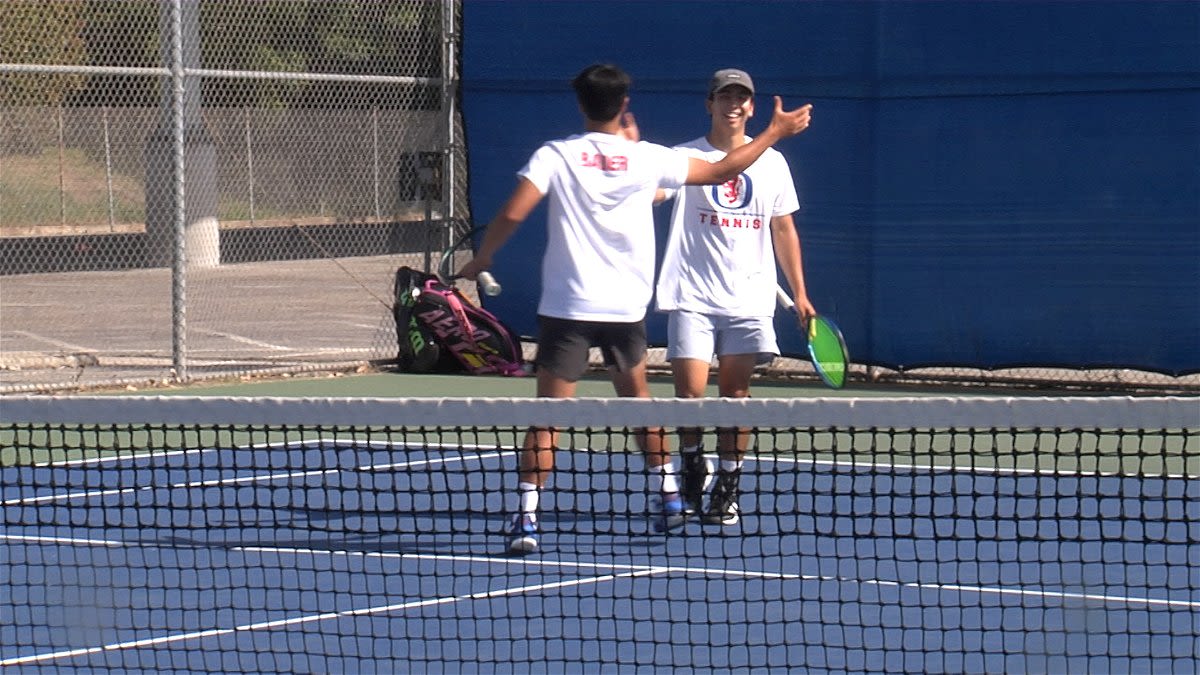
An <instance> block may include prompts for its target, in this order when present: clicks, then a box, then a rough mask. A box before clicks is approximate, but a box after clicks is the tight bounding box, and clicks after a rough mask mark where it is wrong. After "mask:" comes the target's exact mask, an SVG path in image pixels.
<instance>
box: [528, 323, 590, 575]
mask: <svg viewBox="0 0 1200 675" xmlns="http://www.w3.org/2000/svg"><path fill="white" fill-rule="evenodd" d="M538 326H539V331H538V335H539V338H538V351H537V357H536V358H535V359H534V367H535V368H536V370H537V395H538V397H540V398H570V397H572V396H574V395H575V390H576V385H577V383H578V381H579V378H580V377H581V376H582V375H583V373H584V371H585V370H586V369H587V351H588V341H587V336H586V335H585V334H584V333H583V332H581V331H580V330H579V327H578V326H577V325H576V322H571V321H567V320H565V319H554V318H550V317H542V316H539V317H538ZM557 446H558V432H557V430H555V429H553V428H550V427H534V428H531V429H529V431H528V432H526V434H525V441H524V443H523V444H522V449H521V453H520V457H519V460H518V463H519V475H520V477H519V479H518V483H517V494H518V508H517V514H516V515H515V516H514V518H513V523H512V532H511V534H512V539H511V540H510V541H509V544H508V550H509V551H510V552H512V553H532V552H534V551H536V550H537V549H538V539H537V533H538V530H539V528H538V505H539V502H540V501H541V491H542V488H543V487H544V486H545V484H546V480H547V479H548V478H549V476H550V474H551V473H552V472H553V471H554V450H555V448H556V447H557Z"/></svg>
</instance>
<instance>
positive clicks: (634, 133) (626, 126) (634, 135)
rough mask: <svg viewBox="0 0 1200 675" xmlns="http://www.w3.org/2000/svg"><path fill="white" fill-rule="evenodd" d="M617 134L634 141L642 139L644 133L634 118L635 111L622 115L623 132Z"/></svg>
mask: <svg viewBox="0 0 1200 675" xmlns="http://www.w3.org/2000/svg"><path fill="white" fill-rule="evenodd" d="M617 135H618V136H621V137H622V138H625V139H628V140H630V141H633V142H634V143H637V142H638V141H640V140H642V134H641V132H640V131H638V125H637V120H636V119H634V118H633V113H631V112H627V113H625V114H624V115H622V116H621V132H620V133H619V134H617Z"/></svg>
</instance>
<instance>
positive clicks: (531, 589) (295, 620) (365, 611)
mask: <svg viewBox="0 0 1200 675" xmlns="http://www.w3.org/2000/svg"><path fill="white" fill-rule="evenodd" d="M657 573H658V569H657V568H648V569H645V570H637V571H632V572H623V573H620V574H606V575H604V576H599V577H591V578H587V579H571V580H569V581H559V582H555V583H551V584H534V585H530V586H520V587H517V588H502V589H499V590H494V591H480V592H478V593H467V594H464V595H455V596H449V597H441V598H432V599H428V600H415V601H413V602H404V603H399V604H395V605H383V606H380V607H364V608H360V609H350V610H345V611H342V612H326V613H323V614H309V615H306V616H296V617H289V618H285V619H276V620H274V621H262V622H259V623H250V624H244V625H241V626H235V627H233V628H213V629H209V630H203V631H194V632H191V633H180V634H178V635H163V636H158V637H152V638H145V639H142V640H133V641H130V642H119V643H114V644H107V645H102V646H100V647H85V648H81V649H71V650H66V651H61V652H52V653H48V654H34V655H32V656H21V657H17V658H11V659H5V660H3V661H0V666H19V665H24V664H28V663H40V662H43V661H55V660H58V659H69V658H74V657H76V656H87V655H89V654H100V653H103V652H113V651H118V650H121V649H140V648H142V647H152V646H156V645H163V644H169V643H172V642H182V641H185V640H198V639H200V638H206V637H215V636H218V635H228V634H230V633H242V632H247V631H256V630H274V629H276V628H287V627H291V626H299V625H302V624H307V623H315V622H318V621H328V620H330V619H343V618H346V617H352V616H370V615H372V614H386V613H390V612H402V611H406V610H409V609H417V608H422V607H433V606H437V605H447V604H451V603H455V602H460V601H463V600H489V599H492V598H500V597H504V596H507V595H520V594H522V593H536V592H541V591H549V590H554V589H559V588H568V587H571V586H584V585H588V584H598V583H602V582H606V581H615V580H617V579H620V578H622V577H639V576H648V575H652V574H657Z"/></svg>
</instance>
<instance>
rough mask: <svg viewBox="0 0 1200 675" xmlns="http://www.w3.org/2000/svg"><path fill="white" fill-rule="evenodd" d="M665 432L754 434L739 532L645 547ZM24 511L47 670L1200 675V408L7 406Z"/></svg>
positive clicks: (1018, 403) (33, 644)
mask: <svg viewBox="0 0 1200 675" xmlns="http://www.w3.org/2000/svg"><path fill="white" fill-rule="evenodd" d="M530 425H554V426H555V427H557V428H560V429H561V430H563V433H562V436H561V437H560V442H559V448H560V449H559V451H558V452H557V458H556V463H557V467H556V473H555V474H554V476H553V477H552V478H551V479H550V481H549V484H548V487H547V488H546V490H545V491H544V493H543V495H542V498H541V509H540V511H541V526H542V532H541V541H540V543H541V550H540V552H539V553H538V554H536V555H532V556H525V557H513V556H509V555H506V554H505V553H504V549H505V544H506V543H507V536H506V534H507V532H508V527H509V517H510V515H511V513H512V510H513V509H514V508H515V507H516V491H515V490H516V482H517V478H516V466H517V453H516V452H515V448H517V447H519V446H520V444H521V442H522V438H523V435H524V432H525V430H526V429H527V428H528V427H529V426H530ZM644 426H661V427H663V428H664V429H665V433H668V434H671V435H673V433H674V430H675V429H677V428H680V427H700V428H701V429H702V430H703V432H704V434H705V438H706V452H707V453H708V454H709V455H710V456H711V458H712V459H714V460H715V459H716V456H715V454H716V442H717V432H718V430H720V429H728V428H731V427H741V428H747V429H750V430H751V436H752V443H751V448H750V450H749V453H748V454H747V457H746V460H745V463H744V465H743V467H742V470H741V481H740V497H739V499H738V501H739V504H740V507H741V517H740V520H739V521H738V522H737V524H736V525H732V526H722V525H710V524H706V523H704V522H702V521H701V519H699V518H695V519H692V520H690V521H689V522H687V523H685V524H684V525H683V527H681V528H679V529H677V530H673V531H670V532H668V533H661V532H657V531H656V530H655V528H654V527H652V525H651V521H652V519H651V518H650V516H651V515H653V512H654V500H655V495H652V494H649V493H648V488H647V479H646V472H645V468H644V466H643V463H642V460H641V457H640V454H639V453H638V452H637V450H636V444H635V443H634V440H633V439H634V434H632V433H631V429H632V428H637V427H644ZM671 445H672V447H677V445H678V444H677V443H676V442H675V440H674V439H672V443H671ZM676 463H677V464H678V459H676ZM0 506H2V510H3V516H4V519H3V525H2V529H0V589H3V597H2V598H0V666H11V667H20V668H21V669H22V670H23V671H35V670H38V669H45V670H55V671H57V670H61V669H63V668H85V669H91V670H103V669H112V670H120V671H125V672H128V671H131V670H139V669H142V670H168V669H169V670H173V671H180V672H183V671H198V672H199V671H204V672H211V671H224V672H298V671H300V672H314V671H319V672H396V671H405V672H410V671H421V672H564V671H622V672H626V671H646V672H660V671H673V670H677V671H688V672H697V671H701V672H702V671H726V670H746V669H762V670H772V671H775V670H789V669H794V670H797V671H813V670H816V671H836V672H845V671H874V672H881V671H887V672H947V671H949V672H1196V671H1197V669H1198V668H1200V576H1198V574H1197V570H1198V569H1200V401H1198V400H1197V399H1195V398H1170V397H1161V398H1129V397H1112V398H1104V397H1086V398H1085V397H1071V398H1039V397H1030V398H982V397H981V398H929V399H922V398H881V399H870V398H841V399H817V400H759V399H753V400H740V401H734V400H701V401H697V400H692V401H683V400H653V401H637V400H627V399H577V400H566V401H550V400H532V399H490V400H489V399H439V400H434V399H429V400H421V399H407V400H400V399H396V400H387V399H269V398H261V399H251V398H183V397H137V398H117V397H4V398H3V399H0Z"/></svg>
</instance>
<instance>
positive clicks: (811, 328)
mask: <svg viewBox="0 0 1200 675" xmlns="http://www.w3.org/2000/svg"><path fill="white" fill-rule="evenodd" d="M775 297H776V299H777V300H778V301H779V304H780V305H781V306H782V307H783V308H784V309H786V310H787V311H789V312H791V313H793V314H795V313H796V303H795V302H793V301H792V298H791V296H789V295H788V294H787V291H785V290H783V288H782V287H778V286H777V287H776V289H775ZM805 329H806V330H805V332H806V337H807V342H808V357H809V359H810V360H811V361H812V364H813V368H814V369H816V371H817V375H819V376H820V377H821V381H822V382H824V383H825V384H826V385H828V386H830V387H832V388H834V389H841V388H842V387H844V386H846V366H847V365H848V364H849V363H850V355H849V353H847V351H846V341H845V339H843V338H842V331H841V329H839V328H838V327H837V324H836V323H834V322H833V319H830V318H829V317H827V316H821V315H817V316H814V317H812V318H811V319H809V320H808V324H807V325H806V327H805Z"/></svg>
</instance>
